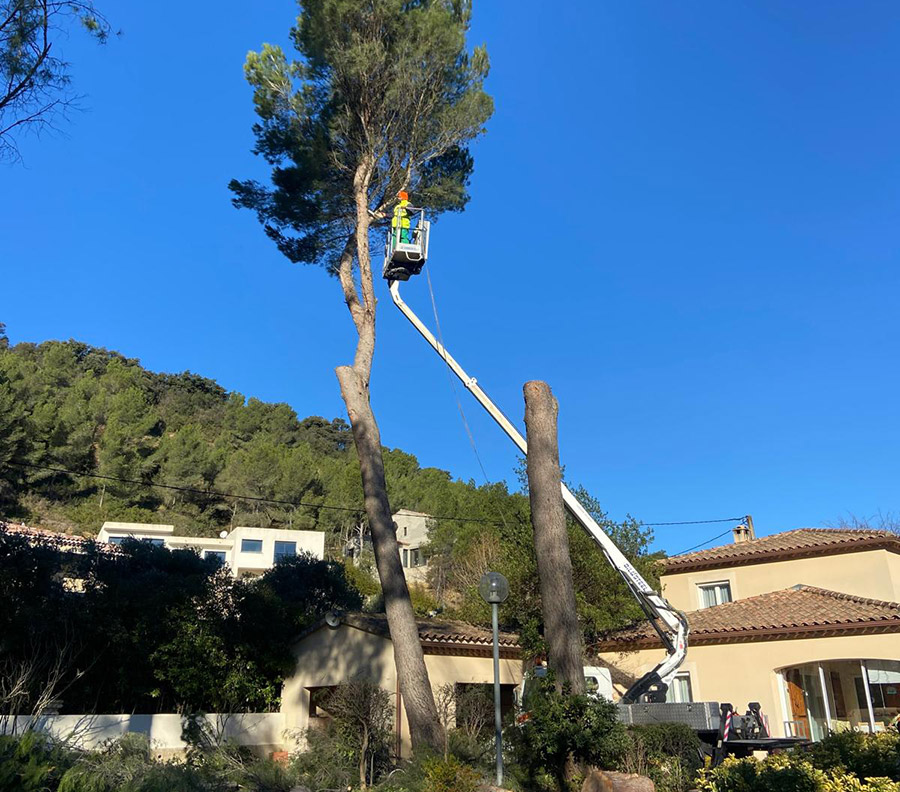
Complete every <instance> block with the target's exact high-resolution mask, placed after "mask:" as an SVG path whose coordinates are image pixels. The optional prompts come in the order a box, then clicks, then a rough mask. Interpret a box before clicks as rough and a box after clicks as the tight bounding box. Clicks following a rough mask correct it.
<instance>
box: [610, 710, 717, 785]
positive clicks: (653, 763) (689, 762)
mask: <svg viewBox="0 0 900 792" xmlns="http://www.w3.org/2000/svg"><path fill="white" fill-rule="evenodd" d="M620 766H621V769H622V770H623V771H624V772H626V773H637V774H639V775H645V776H649V777H650V778H651V779H652V780H653V782H654V783H655V784H656V789H657V792H685V791H686V790H688V789H691V788H693V784H694V781H695V779H696V777H697V772H698V771H699V770H700V768H701V767H703V754H702V747H701V743H700V738H699V737H697V734H696V732H694V731H693V730H692V729H691V728H690V727H688V726H686V725H685V724H683V723H657V724H652V725H648V726H632V727H630V728H629V729H628V740H627V748H626V750H625V755H624V756H623V758H622V762H621V765H620Z"/></svg>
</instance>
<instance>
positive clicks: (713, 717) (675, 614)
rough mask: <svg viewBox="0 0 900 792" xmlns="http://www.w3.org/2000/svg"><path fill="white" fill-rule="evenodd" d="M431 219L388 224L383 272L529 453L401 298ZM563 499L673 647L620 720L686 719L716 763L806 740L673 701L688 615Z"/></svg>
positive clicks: (625, 701) (725, 710) (704, 705)
mask: <svg viewBox="0 0 900 792" xmlns="http://www.w3.org/2000/svg"><path fill="white" fill-rule="evenodd" d="M430 232H431V224H430V222H429V221H428V220H427V219H426V217H425V211H424V209H420V210H418V211H417V216H416V218H415V223H414V225H413V227H412V228H411V229H410V235H409V241H408V242H401V241H400V238H399V235H398V234H396V233H394V232H393V231H392V230H391V229H388V233H387V241H386V242H385V255H384V268H383V276H384V279H385V280H387V282H388V288H389V290H390V293H391V298H392V299H393V302H394V305H396V306H397V308H399V309H400V312H401V313H402V314H403V315H404V316H405V317H406V318H407V319H408V320H409V322H410V323H411V324H412V326H413V327H415V328H416V330H418V332H419V334H420V335H421V336H422V337H423V338H424V339H425V340H426V341H427V342H428V343H429V345H430V346H431V347H432V348H433V349H434V350H435V352H437V354H438V355H439V356H440V358H441V359H442V360H443V361H444V362H445V363H446V364H447V366H449V368H450V370H451V371H452V372H453V373H454V374H455V375H456V376H457V377H458V378H459V380H460V381H461V382H462V384H463V385H465V387H466V388H467V389H468V391H469V392H470V393H471V394H472V395H473V396H474V397H475V399H476V400H477V401H478V403H479V404H480V405H481V406H482V407H484V409H485V410H486V411H487V412H488V414H489V415H490V416H491V417H492V418H493V419H494V421H495V422H496V423H497V424H498V425H499V426H500V428H501V429H502V430H503V431H504V432H505V433H506V435H507V436H508V437H509V438H510V440H512V441H513V443H514V444H515V445H516V447H517V448H518V449H519V451H521V452H522V453H523V454H525V455H526V456H527V455H528V445H527V443H526V441H525V438H524V437H522V435H521V433H520V432H519V431H518V429H516V427H515V426H514V425H513V424H512V422H511V421H510V420H509V419H508V418H507V417H506V416H505V415H504V414H503V412H502V411H501V410H500V409H499V408H498V407H497V406H496V405H495V404H494V402H493V401H491V399H490V398H489V397H488V395H487V394H486V393H485V392H484V391H483V390H482V389H481V387H480V386H479V385H478V382H477V380H476V379H475V378H474V377H470V376H469V375H468V374H467V373H466V372H465V371H464V370H463V368H462V366H460V365H459V363H457V362H456V360H455V359H454V358H453V356H452V355H451V354H450V353H449V352H448V351H447V350H446V348H445V347H444V346H443V344H441V343H440V342H439V341H438V340H437V338H435V336H434V335H433V334H432V332H431V331H430V330H429V329H428V328H427V327H426V326H425V324H424V323H423V322H422V321H421V319H419V317H418V316H416V314H415V313H414V312H413V311H412V309H411V308H410V307H409V306H408V305H407V304H406V303H405V302H404V301H403V299H402V298H401V297H400V284H401V283H402V282H405V281H407V280H409V279H410V277H412V276H413V275H417V274H419V273H420V272H421V271H422V267H423V266H424V264H425V262H426V260H427V258H428V242H429V236H430ZM561 487H562V496H563V502H564V503H565V506H566V508H567V509H568V511H569V512H570V514H571V515H572V516H573V517H574V518H575V520H576V521H577V522H578V523H579V524H580V525H581V526H582V527H583V528H584V529H585V530H586V531H587V532H588V534H590V536H591V538H593V539H594V541H595V542H596V543H597V544H598V545H599V546H600V549H601V550H602V551H603V554H604V556H605V557H606V560H607V561H608V562H609V563H610V564H611V565H612V567H613V568H614V569H615V570H616V571H617V572H618V573H619V574H620V575H621V576H622V579H623V580H624V581H625V585H626V586H627V587H628V589H629V591H631V593H632V595H633V596H634V598H635V599H636V600H637V601H638V604H639V605H640V606H641V610H643V612H644V613H645V614H646V616H647V618H648V619H649V620H650V623H651V624H652V625H653V628H654V630H655V631H656V633H657V635H659V638H660V640H661V641H662V644H663V647H664V648H665V650H666V656H665V658H663V659H662V660H661V661H660V662H659V663H658V664H657V665H656V667H655V668H653V669H652V670H650V671H648V672H647V673H646V674H644V675H643V676H642V677H641V678H640V679H638V680H637V681H636V682H635V683H634V684H633V685H631V687H630V688H629V689H628V690H627V691H626V692H625V694H624V695H623V696H622V698H621V701H620V704H619V720H621V721H623V722H625V723H630V724H645V723H659V722H678V723H686V724H687V725H689V726H690V727H691V728H693V729H694V730H695V731H697V733H698V735H699V736H700V737H701V739H702V740H704V742H705V743H707V744H708V745H709V747H710V753H711V754H712V756H713V760H714V761H716V762H717V761H719V760H721V758H723V757H724V756H725V755H726V754H728V753H732V754H738V755H748V754H749V753H751V752H752V751H755V750H773V749H777V748H786V747H790V746H793V745H796V744H798V743H799V742H804V740H802V739H800V738H773V737H771V736H770V733H769V729H768V725H767V723H766V719H765V718H764V717H763V715H762V714H761V712H760V707H759V704H758V703H755V702H752V703H750V705H749V707H748V709H747V712H746V714H745V715H743V716H741V715H740V714H739V713H737V712H735V711H734V708H733V707H732V706H731V704H721V705H720V704H718V703H717V702H695V703H685V704H676V703H666V692H667V690H668V687H669V684H670V683H671V682H672V679H673V678H674V677H675V674H676V672H677V671H678V668H679V667H680V666H681V664H682V663H683V662H684V659H685V656H686V655H687V647H688V632H689V626H688V622H687V618H686V617H685V615H684V614H683V613H682V612H681V611H679V610H677V609H676V608H674V607H673V606H672V605H671V604H670V603H669V602H668V601H667V600H666V599H665V598H664V597H663V596H662V595H661V594H658V593H657V592H655V591H654V590H653V589H652V588H651V587H650V585H649V584H648V583H647V581H646V580H644V578H643V576H642V575H641V574H640V572H638V571H637V569H635V567H634V565H633V564H632V563H631V562H630V561H629V560H628V559H627V558H626V557H625V555H624V554H623V553H622V551H621V550H620V549H619V548H618V546H616V544H615V543H614V542H613V541H612V539H610V537H609V536H607V534H606V533H605V532H604V531H603V529H602V528H601V527H600V526H599V525H598V524H597V522H596V521H595V520H594V518H593V517H591V515H590V514H589V513H588V511H587V510H586V509H585V508H584V507H583V506H582V505H581V503H580V502H579V501H578V499H577V498H576V497H575V495H574V494H573V493H572V492H571V490H569V488H568V487H567V486H566V485H565V484H564V483H563V484H562V485H561Z"/></svg>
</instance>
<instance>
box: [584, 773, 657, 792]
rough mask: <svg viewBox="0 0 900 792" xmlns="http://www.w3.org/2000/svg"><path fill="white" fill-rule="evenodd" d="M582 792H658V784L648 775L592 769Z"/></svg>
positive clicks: (585, 780)
mask: <svg viewBox="0 0 900 792" xmlns="http://www.w3.org/2000/svg"><path fill="white" fill-rule="evenodd" d="M581 792H656V786H655V785H654V783H653V782H652V781H651V780H650V779H649V778H647V777H646V776H640V775H634V774H632V773H614V772H612V771H611V770H591V772H590V773H588V774H587V777H586V778H585V779H584V784H583V785H582V787H581Z"/></svg>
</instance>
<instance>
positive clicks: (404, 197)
mask: <svg viewBox="0 0 900 792" xmlns="http://www.w3.org/2000/svg"><path fill="white" fill-rule="evenodd" d="M397 197H398V198H399V199H400V200H401V201H408V200H409V195H408V194H407V192H406V190H400V192H398V193H397Z"/></svg>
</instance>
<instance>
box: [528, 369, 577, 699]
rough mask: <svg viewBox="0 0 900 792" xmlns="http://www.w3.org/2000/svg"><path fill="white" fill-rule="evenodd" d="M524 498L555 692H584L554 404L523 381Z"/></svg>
mask: <svg viewBox="0 0 900 792" xmlns="http://www.w3.org/2000/svg"><path fill="white" fill-rule="evenodd" d="M523 390H524V392H525V427H526V429H527V432H528V457H527V460H526V466H527V470H528V497H529V499H530V501H531V525H532V529H533V531H534V550H535V555H536V556H537V567H538V577H539V578H540V586H541V608H542V611H543V616H544V638H545V639H546V641H547V652H548V655H549V658H548V659H549V665H550V668H551V670H553V672H554V674H555V677H556V687H557V689H559V690H562V688H563V687H564V686H565V687H567V688H568V689H569V691H570V692H571V693H583V692H584V667H583V665H584V664H583V660H582V646H581V630H580V628H579V626H578V614H577V611H576V608H575V586H574V584H573V582H572V559H571V557H570V556H569V535H568V533H567V532H566V512H565V507H564V505H563V499H562V491H561V489H560V484H561V473H560V468H559V445H558V441H557V426H556V418H557V413H558V411H559V405H558V404H557V402H556V399H555V398H553V394H552V393H551V392H550V386H549V385H547V383H546V382H540V381H532V382H526V383H525V387H524V389H523Z"/></svg>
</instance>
